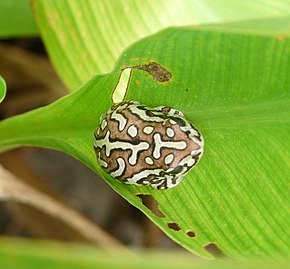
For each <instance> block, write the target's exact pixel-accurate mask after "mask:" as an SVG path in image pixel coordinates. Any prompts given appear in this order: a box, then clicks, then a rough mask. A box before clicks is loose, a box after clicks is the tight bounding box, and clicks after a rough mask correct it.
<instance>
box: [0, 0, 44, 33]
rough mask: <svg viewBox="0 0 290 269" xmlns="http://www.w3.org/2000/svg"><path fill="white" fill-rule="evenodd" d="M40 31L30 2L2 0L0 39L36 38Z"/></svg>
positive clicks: (0, 7) (26, 0)
mask: <svg viewBox="0 0 290 269" xmlns="http://www.w3.org/2000/svg"><path fill="white" fill-rule="evenodd" d="M37 34H38V30H37V27H36V24H35V20H34V17H33V14H32V11H31V8H30V6H29V0H1V2H0V38H12V37H19V36H35V35H37Z"/></svg>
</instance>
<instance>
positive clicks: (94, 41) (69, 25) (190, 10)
mask: <svg viewBox="0 0 290 269" xmlns="http://www.w3.org/2000/svg"><path fill="white" fill-rule="evenodd" d="M32 2H33V7H34V8H33V9H34V10H35V15H36V19H37V22H38V25H39V28H40V32H41V35H42V37H43V39H44V42H45V45H46V47H47V49H48V52H49V54H50V56H51V59H52V61H53V63H54V65H55V67H56V69H57V70H58V72H59V73H60V75H61V77H62V79H63V80H64V81H65V83H66V85H67V86H68V87H69V89H70V90H75V89H77V88H78V87H80V86H81V85H83V84H84V83H85V82H87V81H88V79H90V78H92V76H94V75H96V74H98V73H105V72H110V71H111V70H112V68H113V66H114V64H115V62H116V59H117V57H119V55H120V53H121V52H122V51H123V50H124V49H125V48H127V47H128V45H130V44H132V43H133V42H135V41H137V40H139V39H140V38H142V37H145V36H148V35H149V34H152V33H155V32H157V31H159V30H161V29H164V28H166V27H169V26H181V25H198V24H205V23H217V22H230V21H237V20H248V19H255V18H263V17H269V16H285V15H290V1H289V0H266V1H265V0H243V1H241V0H232V1H228V0H218V1H212V0H178V1H175V0H154V1H151V0H142V1H139V0H98V1H96V0H86V1H70V0H62V1H59V0H49V1H47V0H33V1H32Z"/></svg>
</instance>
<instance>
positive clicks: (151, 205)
mask: <svg viewBox="0 0 290 269" xmlns="http://www.w3.org/2000/svg"><path fill="white" fill-rule="evenodd" d="M136 196H137V197H138V198H140V199H141V202H142V204H143V205H145V206H146V207H147V208H148V209H149V210H150V211H151V212H152V213H153V214H154V215H155V216H156V217H158V218H164V217H165V216H164V215H163V214H162V212H161V211H160V210H159V207H158V202H157V201H156V200H155V198H154V197H153V196H152V195H150V194H137V195H136Z"/></svg>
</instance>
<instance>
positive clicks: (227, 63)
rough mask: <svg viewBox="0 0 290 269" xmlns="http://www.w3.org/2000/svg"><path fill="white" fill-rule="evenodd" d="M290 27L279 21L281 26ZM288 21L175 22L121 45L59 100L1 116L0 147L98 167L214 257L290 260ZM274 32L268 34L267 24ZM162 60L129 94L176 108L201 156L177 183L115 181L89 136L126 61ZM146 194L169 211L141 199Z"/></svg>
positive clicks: (141, 74) (190, 244)
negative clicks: (105, 64)
mask: <svg viewBox="0 0 290 269" xmlns="http://www.w3.org/2000/svg"><path fill="white" fill-rule="evenodd" d="M285 25H286V26H285ZM287 27H290V19H267V20H262V21H253V22H248V23H247V24H246V26H245V29H243V23H241V24H238V23H236V24H231V25H228V24H226V25H220V26H219V27H216V26H205V27H184V28H171V29H167V30H165V31H162V32H160V33H157V34H155V35H153V36H151V37H148V38H146V39H143V40H142V41H140V42H138V43H136V44H135V45H134V46H131V47H130V48H129V49H128V50H126V51H125V52H124V54H123V56H122V57H121V58H120V60H119V62H118V64H117V66H116V68H115V70H114V72H112V73H111V74H108V75H99V76H96V77H95V78H94V79H93V80H91V81H90V82H89V83H88V84H86V85H85V86H84V87H82V89H80V90H79V91H76V92H74V93H73V94H71V95H68V96H66V97H64V98H62V99H61V100H59V101H57V102H56V103H54V104H51V105H49V106H47V107H44V108H40V109H38V110H35V111H32V112H29V113H26V114H23V115H20V116H17V117H14V118H11V119H8V120H5V121H3V122H1V123H0V149H1V150H7V149H10V148H14V147H17V146H22V145H34V146H42V147H49V148H54V149H57V150H62V151H65V152H66V153H68V154H70V155H72V156H74V157H76V158H77V159H79V160H81V161H82V162H84V163H85V164H86V165H88V166H89V167H90V168H92V169H93V170H95V171H96V172H98V173H99V174H101V175H102V176H103V177H104V179H105V180H106V181H107V182H108V184H110V185H111V186H112V188H114V189H115V190H116V191H117V192H118V193H119V194H121V195H122V196H123V197H124V198H126V199H127V200H128V201H129V202H130V203H132V204H133V205H134V206H136V207H138V208H139V209H140V210H142V211H143V212H144V213H145V214H146V215H147V216H148V217H149V218H150V219H151V220H152V221H154V222H155V223H156V224H157V225H158V226H159V227H160V228H161V229H162V230H163V231H164V232H165V233H166V234H167V235H168V236H169V237H171V238H172V239H173V240H175V241H176V242H178V243H179V244H181V245H182V246H183V247H185V248H187V249H188V250H190V251H192V252H194V253H197V254H199V255H201V256H202V257H206V258H213V256H212V254H211V253H209V252H208V249H209V247H208V246H216V247H217V248H218V249H220V250H221V251H222V252H223V253H225V254H226V255H228V256H231V257H233V258H236V259H237V258H239V257H241V256H245V257H247V256H267V257H275V258H278V259H279V258H282V257H285V256H289V253H290V249H289V248H290V246H289V239H290V236H289V233H288V232H287V231H288V230H287V229H288V227H289V224H290V223H289V221H290V220H289V218H288V213H289V191H288V190H289V178H290V169H289V163H290V162H289V160H290V151H289V146H290V139H289V134H290V110H289V107H290V91H289V86H290V77H289V73H290V64H289V63H290V62H289V59H290V51H289V49H288V48H289V46H290V38H289V33H287V32H285V29H287ZM267 29H269V30H267ZM151 61H154V62H157V63H159V64H161V65H162V66H163V67H165V68H166V69H167V70H168V71H169V72H170V73H171V74H172V78H171V79H170V80H169V81H168V82H165V83H160V82H157V81H155V80H154V79H153V78H152V76H151V75H149V74H148V73H147V72H145V71H144V70H139V69H134V70H133V74H132V76H131V81H130V85H129V88H128V91H127V96H126V98H127V99H130V100H137V101H140V102H141V103H143V104H146V105H148V106H156V105H169V106H173V107H175V108H177V109H180V110H181V111H182V112H184V113H185V116H186V117H187V118H188V119H189V120H190V121H191V122H192V123H193V124H194V125H195V126H196V127H197V128H198V129H199V130H200V131H201V133H202V134H203V136H204V139H205V154H204V156H203V158H202V159H201V161H200V163H199V164H198V165H197V167H196V168H195V169H193V170H192V171H191V172H190V173H189V174H188V176H187V177H186V178H185V179H184V181H183V182H182V183H181V184H180V185H178V186H177V187H176V188H173V189H170V190H166V191H158V190H153V189H152V188H150V187H136V186H128V185H125V184H121V183H119V182H117V181H115V180H114V179H112V178H111V177H109V176H108V175H106V174H105V173H104V172H103V171H102V170H101V168H100V167H99V166H98V165H97V164H96V160H95V155H94V150H93V143H92V137H93V132H94V129H95V127H96V126H97V125H98V123H99V117H100V115H101V114H102V113H104V112H105V111H106V110H107V109H108V108H109V106H110V105H111V95H112V93H113V90H114V87H115V86H116V85H117V82H118V77H119V76H120V72H121V67H125V66H134V65H135V66H136V65H141V64H146V63H148V62H151ZM142 195H151V196H152V197H153V198H154V199H155V200H156V201H157V202H158V204H159V209H160V211H161V212H162V214H163V215H164V217H160V216H157V215H155V214H154V213H153V212H151V211H150V210H149V209H148V208H147V207H146V206H144V205H143V204H142V201H141V199H140V197H141V198H142Z"/></svg>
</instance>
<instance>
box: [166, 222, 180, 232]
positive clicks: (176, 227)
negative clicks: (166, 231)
mask: <svg viewBox="0 0 290 269" xmlns="http://www.w3.org/2000/svg"><path fill="white" fill-rule="evenodd" d="M167 226H168V228H170V229H171V230H174V231H180V227H179V225H178V224H177V223H176V222H168V223H167Z"/></svg>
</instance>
